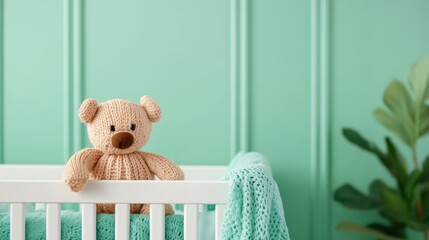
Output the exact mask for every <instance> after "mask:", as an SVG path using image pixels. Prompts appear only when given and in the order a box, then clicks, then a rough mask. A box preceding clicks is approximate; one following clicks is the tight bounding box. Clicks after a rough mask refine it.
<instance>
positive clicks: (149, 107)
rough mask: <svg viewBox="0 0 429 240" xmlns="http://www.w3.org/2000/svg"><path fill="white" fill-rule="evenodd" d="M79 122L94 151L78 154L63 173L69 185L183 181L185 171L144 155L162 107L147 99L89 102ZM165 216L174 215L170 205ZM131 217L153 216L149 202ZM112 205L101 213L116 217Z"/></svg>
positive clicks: (74, 188)
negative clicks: (96, 181)
mask: <svg viewBox="0 0 429 240" xmlns="http://www.w3.org/2000/svg"><path fill="white" fill-rule="evenodd" d="M79 118H80V120H81V121H82V122H83V123H85V124H86V125H87V129H88V135H89V139H90V141H91V143H92V145H93V146H94V148H86V149H83V150H80V151H78V152H76V153H75V154H74V155H73V156H72V157H71V158H70V159H69V161H68V162H67V165H66V167H65V169H64V181H65V184H66V185H67V186H68V187H69V188H70V190H72V191H74V192H78V191H80V190H81V189H82V188H83V187H84V186H85V185H86V184H87V182H88V180H89V179H96V180H153V179H154V177H155V175H156V176H157V177H158V178H159V179H161V180H183V179H184V175H183V172H182V170H181V169H180V168H179V167H178V166H177V165H175V164H174V163H173V162H172V161H170V160H168V159H166V158H165V157H163V156H161V155H157V154H154V153H148V152H141V151H139V148H141V147H142V146H144V145H145V144H146V142H147V141H148V139H149V136H150V133H151V130H152V122H156V121H158V120H159V119H160V118H161V109H160V107H159V106H158V104H157V103H156V102H155V101H154V100H152V99H151V98H150V97H148V96H144V97H142V98H141V99H140V105H139V104H135V103H132V102H129V101H126V100H121V99H114V100H110V101H107V102H105V103H101V104H100V105H98V104H97V101H96V100H94V99H86V100H85V101H84V102H83V103H82V105H81V106H80V108H79ZM165 206H166V208H165V213H166V214H167V215H169V214H173V209H172V207H171V205H168V204H167V205H165ZM130 210H131V213H143V214H148V213H149V206H148V204H131V206H130ZM114 212H115V205H114V204H97V213H114Z"/></svg>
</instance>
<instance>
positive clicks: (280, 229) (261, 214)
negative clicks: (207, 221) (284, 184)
mask: <svg viewBox="0 0 429 240" xmlns="http://www.w3.org/2000/svg"><path fill="white" fill-rule="evenodd" d="M225 180H228V181H230V189H229V196H228V203H227V205H226V209H225V214H224V218H223V219H224V222H223V225H222V239H223V240H229V239H234V240H235V239H241V240H247V239H276V240H277V239H284V240H289V232H288V228H287V226H286V220H285V217H284V211H283V205H282V201H281V198H280V193H279V190H278V187H277V184H276V182H275V181H274V179H273V177H272V175H271V169H270V167H269V164H268V161H267V160H266V159H265V157H264V156H262V155H261V154H259V153H240V154H238V155H237V156H236V157H235V158H234V159H233V160H232V161H231V163H230V165H229V168H228V171H227V173H226V175H225Z"/></svg>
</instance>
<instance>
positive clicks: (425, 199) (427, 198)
mask: <svg viewBox="0 0 429 240" xmlns="http://www.w3.org/2000/svg"><path fill="white" fill-rule="evenodd" d="M421 203H422V206H423V221H425V222H429V191H428V190H427V189H426V190H422V191H421Z"/></svg>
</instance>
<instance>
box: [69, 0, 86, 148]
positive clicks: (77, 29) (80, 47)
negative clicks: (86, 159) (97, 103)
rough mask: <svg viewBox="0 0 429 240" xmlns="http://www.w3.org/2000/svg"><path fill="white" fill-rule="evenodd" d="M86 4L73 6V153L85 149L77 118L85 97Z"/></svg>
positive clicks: (78, 0) (78, 3) (80, 124)
mask: <svg viewBox="0 0 429 240" xmlns="http://www.w3.org/2000/svg"><path fill="white" fill-rule="evenodd" d="M83 37H84V2H83V0H74V5H73V98H72V99H73V100H72V102H73V113H72V115H71V120H70V121H71V122H72V123H73V130H74V134H73V151H74V152H76V151H78V150H80V149H82V148H83V136H84V133H83V130H84V129H83V126H82V123H81V122H80V121H79V118H78V117H77V112H78V111H79V107H80V104H81V103H82V101H83V96H84V89H83V86H84V41H83Z"/></svg>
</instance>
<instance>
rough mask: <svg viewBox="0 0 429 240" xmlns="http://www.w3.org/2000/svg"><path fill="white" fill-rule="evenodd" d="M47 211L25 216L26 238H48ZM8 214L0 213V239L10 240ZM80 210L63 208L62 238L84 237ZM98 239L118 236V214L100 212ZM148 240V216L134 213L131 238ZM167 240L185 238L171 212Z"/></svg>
mask: <svg viewBox="0 0 429 240" xmlns="http://www.w3.org/2000/svg"><path fill="white" fill-rule="evenodd" d="M45 226H46V214H45V212H29V213H27V214H26V219H25V234H26V236H25V239H31V240H44V239H46V228H45ZM9 228H10V227H9V214H8V213H0V240H9V237H10V234H9V232H10V230H9ZM81 231H82V226H81V215H80V212H74V211H62V213H61V239H62V240H80V239H82V237H81ZM97 239H100V240H110V239H112V240H114V239H115V215H113V214H97ZM143 239H149V216H148V215H143V214H131V219H130V240H143ZM165 239H169V240H176V239H181V240H183V216H182V215H172V216H166V217H165Z"/></svg>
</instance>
